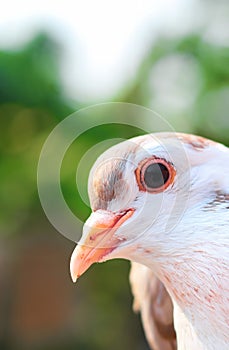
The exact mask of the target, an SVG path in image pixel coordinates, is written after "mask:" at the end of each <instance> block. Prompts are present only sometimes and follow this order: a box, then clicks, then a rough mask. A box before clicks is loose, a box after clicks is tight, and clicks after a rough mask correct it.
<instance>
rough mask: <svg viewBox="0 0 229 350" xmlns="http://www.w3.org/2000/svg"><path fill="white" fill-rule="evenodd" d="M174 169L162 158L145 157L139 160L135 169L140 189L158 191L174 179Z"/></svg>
mask: <svg viewBox="0 0 229 350" xmlns="http://www.w3.org/2000/svg"><path fill="white" fill-rule="evenodd" d="M175 175H176V170H175V169H174V167H173V165H172V164H171V163H169V162H167V161H166V160H165V159H163V158H157V157H152V158H147V159H144V160H143V161H141V162H140V163H139V165H138V167H137V169H136V170H135V176H136V180H137V184H138V187H139V189H140V191H144V192H146V191H147V192H150V193H160V192H162V191H164V190H165V189H166V188H167V187H168V186H169V185H171V184H172V183H173V181H174V177H175Z"/></svg>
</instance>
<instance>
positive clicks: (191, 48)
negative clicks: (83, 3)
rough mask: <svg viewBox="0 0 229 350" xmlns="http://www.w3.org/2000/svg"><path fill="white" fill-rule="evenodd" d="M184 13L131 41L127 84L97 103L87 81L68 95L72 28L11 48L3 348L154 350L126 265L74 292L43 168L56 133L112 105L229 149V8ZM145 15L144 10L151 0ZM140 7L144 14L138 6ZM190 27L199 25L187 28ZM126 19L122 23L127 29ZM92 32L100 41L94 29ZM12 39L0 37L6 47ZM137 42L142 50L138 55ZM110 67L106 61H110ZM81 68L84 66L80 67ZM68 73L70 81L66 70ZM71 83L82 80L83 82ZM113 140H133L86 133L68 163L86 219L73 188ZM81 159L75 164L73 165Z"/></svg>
mask: <svg viewBox="0 0 229 350" xmlns="http://www.w3.org/2000/svg"><path fill="white" fill-rule="evenodd" d="M67 3H68V5H69V1H68V2H67ZM67 3H66V6H67ZM99 3H100V2H99ZM137 3H138V2H136V3H135V2H132V5H131V6H133V7H134V6H135V7H136V4H137ZM155 3H156V1H155V2H154V1H152V3H151V5H150V4H149V2H147V6H148V7H150V6H152V11H153V6H154V4H155ZM185 4H186V6H187V7H182V8H181V17H178V18H184V20H183V22H180V23H179V21H178V23H176V25H175V24H174V27H173V26H171V24H170V26H169V25H168V28H167V29H168V30H167V31H166V30H165V29H166V25H167V22H166V18H168V17H170V16H171V18H172V19H173V17H174V22H176V18H177V17H176V11H175V12H174V11H171V14H170V12H169V11H168V13H167V14H166V16H167V17H166V16H165V18H164V21H161V27H160V26H159V27H158V28H160V29H157V30H156V29H155V30H154V29H153V27H151V26H150V25H149V24H150V23H151V22H150V21H151V19H150V17H149V18H147V26H146V28H144V30H143V31H142V32H141V31H139V32H138V31H137V33H135V34H134V35H133V37H132V50H129V51H128V52H127V53H126V56H125V57H124V58H123V60H124V59H125V65H122V61H118V62H117V65H118V66H119V65H120V66H122V67H124V68H123V69H122V70H120V75H122V76H124V78H123V77H121V78H120V81H121V83H119V84H117V86H118V87H117V86H116V87H115V88H113V90H112V89H111V90H109V91H110V92H109V93H108V94H107V92H106V93H104V94H103V92H101V94H100V96H98V95H96V94H95V95H93V93H91V92H90V89H89V90H88V91H89V92H88V93H87V89H86V88H85V87H84V90H83V91H84V92H83V93H80V92H79V91H80V82H81V80H82V77H79V86H78V89H75V91H74V89H72V91H71V94H69V93H68V91H67V89H66V84H65V82H64V81H63V69H62V68H61V67H62V63H61V62H62V60H63V53H64V50H65V46H64V45H63V41H65V39H64V35H62V36H61V35H59V34H58V33H60V32H61V30H62V29H63V31H64V30H65V27H64V25H63V24H62V22H61V21H60V22H58V18H56V22H55V25H56V24H57V25H56V26H58V31H57V34H56V35H53V31H52V30H51V29H52V28H51V27H52V23H51V24H50V25H49V26H48V28H47V25H46V24H44V28H42V25H40V27H39V28H38V29H37V30H36V31H35V32H34V30H32V29H31V33H30V34H31V35H30V38H29V39H26V40H25V41H24V42H23V43H21V44H20V43H19V44H18V43H17V44H15V45H14V44H13V45H12V46H11V47H7V48H6V46H4V45H2V49H1V51H0V122H1V124H0V125H1V127H0V157H1V162H0V184H1V186H0V208H1V210H0V241H1V244H0V349H2V350H3V349H5V350H8V349H12V350H17V349H39V350H45V349H58V350H59V349H60V350H62V349H65V350H71V349H80V350H91V349H93V350H95V349H98V350H106V349H111V350H112V349H117V348H119V349H133V350H140V349H141V350H143V349H145V350H146V349H148V346H147V344H146V342H145V339H144V335H143V331H142V329H141V324H140V321H139V317H138V316H136V315H134V314H133V313H132V310H131V307H132V297H131V293H130V288H129V285H128V273H129V263H128V262H126V261H121V260H120V261H119V260H117V261H111V262H107V263H106V264H101V265H96V266H93V267H92V268H91V269H90V270H89V271H88V272H87V274H86V275H85V276H83V277H82V278H81V279H80V280H79V282H78V283H77V285H73V284H72V282H71V280H70V276H69V266H68V265H69V258H70V255H71V252H72V249H73V247H74V243H73V242H71V241H68V240H67V239H65V238H64V237H62V236H61V235H60V234H59V233H58V232H56V230H55V229H54V228H53V227H52V226H51V224H50V223H49V222H48V220H47V219H46V217H45V215H44V213H43V211H42V208H41V205H40V202H39V198H38V193H37V188H36V167H37V162H38V158H39V153H40V151H41V147H42V144H43V143H44V141H45V139H46V137H47V136H48V134H49V133H50V131H51V130H52V129H53V127H54V126H55V125H57V124H58V123H59V122H60V121H61V120H62V119H64V118H65V117H66V116H68V115H69V114H70V113H72V112H74V111H76V110H78V109H80V108H82V107H85V106H89V105H90V104H92V103H99V102H104V101H121V102H131V103H136V104H140V105H143V106H146V107H149V108H152V109H154V110H156V111H157V112H158V113H160V114H161V115H163V116H164V117H165V118H166V119H167V120H168V121H169V123H170V124H171V125H172V126H173V127H174V128H175V130H176V131H183V132H191V133H195V134H199V135H202V136H205V137H209V138H211V139H213V140H216V141H219V142H223V143H224V144H226V145H228V146H229V118H228V109H229V50H228V47H227V45H226V43H227V39H228V32H226V29H227V28H226V26H224V23H225V16H226V14H228V4H227V1H219V2H215V1H210V0H209V1H207V0H205V1H204V0H203V1H201V0H199V1H190V2H187V1H186V2H185ZM49 5H50V4H49ZM71 5H72V6H73V7H72V11H73V10H75V11H77V5H75V4H74V2H72V3H71ZM100 5H101V4H100ZM163 5H164V6H167V5H168V2H166V1H163ZM179 5H180V2H179V1H174V6H179ZM43 6H45V4H43ZM51 6H53V8H55V6H56V5H55V3H52V4H51V5H50V8H51ZM94 6H95V5H94ZM101 6H102V5H101ZM117 6H119V7H120V8H118V9H117V14H116V16H117V17H118V16H120V18H121V17H122V19H123V15H122V5H121V3H120V4H119V3H118V5H117ZM128 6H129V4H128ZM131 6H130V8H129V11H131V10H132V9H131ZM138 6H140V8H141V6H144V2H143V5H139V3H138ZM170 6H173V1H170ZM95 7H96V6H95ZM171 8H172V7H171ZM171 8H170V10H171ZM135 9H136V11H138V7H136V8H135ZM141 9H142V8H141ZM100 10H101V9H100V8H98V12H100ZM14 11H16V9H14V7H13V6H12V12H14ZM50 11H51V9H50ZM89 11H90V7H89ZM106 11H107V7H106V9H105V12H104V13H103V14H102V15H101V14H100V16H103V17H106V16H108V11H107V12H106ZM177 11H178V9H177ZM182 11H183V14H184V15H185V16H184V17H182ZM188 12H190V18H189V15H188ZM14 14H15V13H14ZM191 14H192V15H191ZM96 15H97V13H95V16H96ZM109 15H111V14H109ZM140 15H141V12H139V16H140ZM15 16H16V14H15ZM73 17H74V15H73ZM186 18H189V22H190V23H189V24H190V25H189V28H188V30H187V28H186V27H185V21H186ZM128 20H129V18H128V16H124V22H125V24H126V27H128V24H129V22H128ZM152 21H153V19H152ZM83 22H85V23H87V25H88V26H90V18H87V17H85V18H84V19H83ZM158 22H160V18H159V20H158ZM172 22H173V21H172ZM41 23H42V21H41ZM143 24H144V20H143V22H142V23H141V25H143ZM11 25H12V24H11ZM62 25H63V28H62V27H61V26H62ZM53 26H54V25H53ZM54 27H55V26H54ZM117 27H118V22H117ZM0 28H1V26H0ZM2 28H3V27H2ZM28 28H29V27H28ZM50 28H51V29H50ZM179 28H183V29H180V30H178V29H179ZM117 29H118V28H117ZM1 30H3V29H1ZM28 30H29V29H28ZM93 30H94V31H95V33H96V27H95V28H93ZM105 31H106V28H104V32H105ZM114 33H115V28H114ZM100 34H101V33H98V35H100ZM5 35H7V33H4V32H1V37H4V36H5ZM66 35H67V34H66ZM80 35H81V34H80V33H79V37H78V38H75V41H74V38H73V37H71V38H70V39H69V38H68V40H72V46H77V55H79V56H80V55H81V60H83V54H82V52H81V51H80V50H81V46H80V44H79V38H80ZM135 36H136V37H137V36H138V43H139V42H141V45H140V46H139V45H136V48H135V45H134V40H135ZM82 40H83V38H82ZM6 41H7V40H6ZM0 45H1V42H0ZM98 50H99V48H98ZM135 54H136V55H137V56H138V63H137V64H136V65H135V67H134V68H132V72H131V73H130V72H128V74H127V76H128V78H125V67H128V62H131V60H132V57H133V56H134V55H135ZM91 59H92V60H93V57H92V58H91ZM103 59H104V60H105V61H106V57H105V58H104V57H103ZM95 61H96V59H95ZM71 62H73V61H71ZM77 62H78V60H77V59H76V60H75V63H74V65H76V66H77V64H78V63H77ZM72 68H73V70H74V67H73V66H72ZM68 69H69V70H70V71H71V66H70V67H69V63H68ZM95 69H96V62H95ZM106 74H108V75H109V72H104V75H106ZM72 79H75V80H76V81H77V79H78V78H77V75H76V76H73V77H72ZM93 79H94V80H96V79H95V77H94V78H93V77H92V80H93ZM111 80H112V79H111ZM90 83H92V85H95V86H96V84H98V85H99V84H100V80H99V79H97V81H90V79H88V86H89V85H90ZM101 84H103V80H101ZM105 90H106V86H105V87H104V91H105ZM139 117H140V116H139ZM104 134H106V139H109V138H116V137H120V136H121V137H123V138H127V137H131V136H132V134H133V130H132V129H131V128H123V127H120V126H119V127H118V126H117V127H116V128H114V127H112V128H107V129H99V128H97V129H96V130H95V131H94V132H93V133H92V132H87V133H85V134H84V135H83V136H82V137H81V141H80V142H81V148H80V150H79V152H78V153H77V149H79V148H77V149H74V152H75V153H73V155H71V157H70V158H69V159H70V161H69V162H66V164H65V172H64V176H63V179H62V185H63V191H64V194H65V198H66V200H67V201H68V202H69V205H70V206H71V207H72V209H73V211H74V212H76V213H77V214H78V215H79V216H80V217H81V218H82V219H83V220H85V219H86V218H87V216H88V214H89V208H88V207H87V206H86V205H85V204H84V203H83V202H82V200H81V198H80V196H79V194H78V192H77V190H76V188H75V177H74V176H75V170H76V166H77V162H78V161H79V160H80V158H81V156H82V155H83V154H84V152H85V151H86V150H87V149H89V148H90V147H91V146H92V145H93V144H96V143H97V142H98V141H102V140H103V139H104V138H105V136H104ZM135 134H136V131H135ZM73 157H75V160H74V161H71V160H72V158H73ZM85 186H86V179H85Z"/></svg>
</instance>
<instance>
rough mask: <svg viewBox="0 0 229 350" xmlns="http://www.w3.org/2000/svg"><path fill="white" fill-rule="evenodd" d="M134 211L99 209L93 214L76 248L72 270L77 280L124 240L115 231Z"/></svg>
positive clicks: (72, 257) (71, 263)
mask: <svg viewBox="0 0 229 350" xmlns="http://www.w3.org/2000/svg"><path fill="white" fill-rule="evenodd" d="M133 213H134V209H129V210H126V211H124V212H122V213H116V214H114V213H112V212H109V211H106V210H97V211H95V212H93V213H92V214H91V216H90V217H89V218H88V220H87V221H86V222H85V224H84V228H83V235H82V238H81V240H80V241H79V243H78V245H77V246H76V248H75V249H74V251H73V253H72V256H71V262H70V272H71V276H72V280H73V282H76V280H77V278H79V277H80V276H81V275H82V274H83V273H84V272H85V271H86V270H87V269H88V268H89V267H90V266H91V265H92V264H93V263H95V262H100V261H101V260H102V259H103V258H105V256H106V255H108V254H109V253H111V252H112V251H113V250H114V249H115V248H117V247H118V245H119V244H120V243H121V242H122V241H123V240H122V239H121V238H119V237H117V236H115V232H116V230H117V229H118V227H120V226H121V225H122V224H123V223H124V222H125V221H126V220H127V219H129V218H130V217H131V216H132V214H133Z"/></svg>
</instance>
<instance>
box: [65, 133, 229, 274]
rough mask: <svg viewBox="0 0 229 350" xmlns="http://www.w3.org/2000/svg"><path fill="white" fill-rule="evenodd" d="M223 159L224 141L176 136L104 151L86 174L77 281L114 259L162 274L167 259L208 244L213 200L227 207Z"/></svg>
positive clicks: (144, 139) (73, 269)
mask: <svg viewBox="0 0 229 350" xmlns="http://www.w3.org/2000/svg"><path fill="white" fill-rule="evenodd" d="M226 156H227V157H228V149H227V148H226V147H224V146H222V145H220V144H217V143H215V142H213V141H210V140H207V139H204V138H201V137H198V136H193V135H186V134H175V133H158V134H150V135H146V136H140V137H136V138H133V139H131V140H127V141H125V142H122V143H120V144H118V145H115V146H113V147H112V148H110V149H108V150H107V151H106V152H104V153H103V154H102V155H101V156H100V157H99V158H98V159H97V161H96V162H95V164H94V166H93V168H92V170H91V172H90V176H89V182H88V192H89V198H90V203H91V208H92V214H91V216H90V217H89V218H88V220H87V221H86V223H85V225H84V229H83V235H82V238H81V240H80V241H79V243H78V245H77V247H76V249H75V250H74V252H73V254H72V258H71V264H70V265H71V266H70V268H71V275H72V278H73V280H74V281H75V280H76V279H77V278H78V277H79V276H80V275H82V274H83V273H84V272H85V271H86V270H87V269H88V268H89V267H90V266H91V265H92V264H93V263H95V262H103V261H106V260H109V259H113V258H125V259H129V260H132V261H136V262H139V263H142V264H145V265H147V266H150V267H151V268H152V267H153V268H154V270H155V271H157V270H158V274H159V275H160V271H161V269H162V267H163V265H166V264H167V262H168V260H170V261H173V258H174V259H175V258H176V257H178V256H182V254H185V252H186V251H187V249H189V246H190V245H193V244H196V243H200V244H201V242H202V243H203V244H204V242H205V241H206V239H207V235H206V232H205V233H203V231H204V228H206V227H207V226H209V218H210V216H211V215H213V216H214V204H216V203H217V201H219V202H220V198H221V202H222V203H221V204H222V205H223V197H220V196H224V193H226V186H227V184H226V181H228V179H225V177H224V176H223V174H222V172H221V171H220V172H219V170H220V169H221V163H222V162H223V160H224V158H225V159H226ZM225 163H226V160H225ZM227 166H228V165H227ZM219 204H220V203H219ZM212 235H213V236H214V235H215V233H214V231H213V232H212ZM213 239H215V236H214V237H213ZM174 261H175V260H174Z"/></svg>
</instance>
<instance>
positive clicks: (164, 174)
mask: <svg viewBox="0 0 229 350" xmlns="http://www.w3.org/2000/svg"><path fill="white" fill-rule="evenodd" d="M168 178H169V171H168V169H167V168H166V166H165V165H164V164H161V163H153V164H150V165H149V166H148V167H147V168H146V170H145V174H144V182H145V184H146V186H147V187H149V188H159V187H161V186H163V185H164V184H165V183H166V182H167V181H168Z"/></svg>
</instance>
